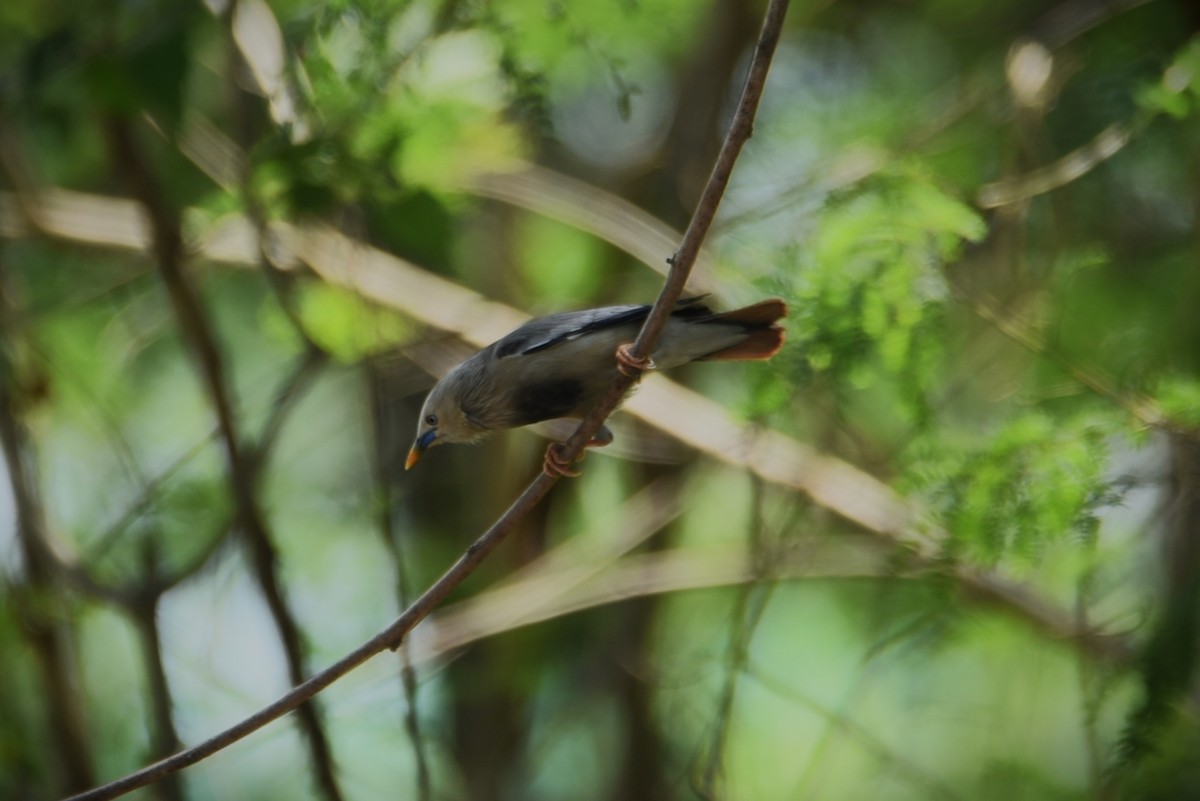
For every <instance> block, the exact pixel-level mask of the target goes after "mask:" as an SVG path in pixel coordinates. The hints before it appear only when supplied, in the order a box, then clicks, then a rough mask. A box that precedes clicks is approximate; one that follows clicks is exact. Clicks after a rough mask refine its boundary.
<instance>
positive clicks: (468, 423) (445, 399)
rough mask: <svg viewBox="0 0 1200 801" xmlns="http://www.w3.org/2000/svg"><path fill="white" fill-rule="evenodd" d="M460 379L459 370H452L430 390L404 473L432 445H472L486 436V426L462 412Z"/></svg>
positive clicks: (460, 373) (418, 422)
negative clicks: (461, 443) (454, 443)
mask: <svg viewBox="0 0 1200 801" xmlns="http://www.w3.org/2000/svg"><path fill="white" fill-rule="evenodd" d="M462 379H463V374H462V372H461V371H459V370H454V371H451V372H450V373H448V374H447V375H446V376H445V377H444V378H442V380H441V381H439V382H438V383H437V384H436V385H434V387H433V389H432V390H430V391H429V396H428V397H427V398H425V403H424V404H423V405H422V406H421V418H420V419H419V420H418V421H417V436H416V439H415V440H413V445H412V448H411V449H410V450H409V452H408V458H407V459H406V460H405V461H404V469H405V470H409V469H411V468H412V466H413V465H415V464H416V463H417V462H418V461H419V460H420V458H421V456H422V454H424V453H425V451H427V450H428V449H430V448H432V447H433V446H434V445H445V444H448V443H451V442H475V441H476V440H479V439H480V438H482V437H483V436H484V435H485V434H487V429H486V427H484V426H483V425H481V424H480V423H479V422H478V421H477V420H472V419H471V417H470V416H469V415H468V414H467V413H466V412H465V411H463V408H462V399H461V394H462V393H461V391H460V390H461V388H462V387H461V386H460V385H461V384H462Z"/></svg>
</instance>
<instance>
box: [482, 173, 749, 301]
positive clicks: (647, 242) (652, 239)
mask: <svg viewBox="0 0 1200 801" xmlns="http://www.w3.org/2000/svg"><path fill="white" fill-rule="evenodd" d="M463 189H464V190H465V191H468V192H471V193H474V194H477V195H480V196H482V197H488V198H492V199H494V200H500V201H503V202H505V203H508V204H509V205H512V206H517V207H518V208H522V209H525V210H526V211H532V212H536V213H537V214H540V215H542V216H544V217H549V218H550V219H553V220H558V221H559V222H563V223H566V224H567V225H570V226H571V227H573V228H576V229H578V230H580V231H587V232H588V233H590V234H592V235H593V236H595V237H597V238H598V239H601V240H603V241H605V242H607V243H609V244H610V245H612V246H614V247H616V248H619V249H621V250H623V251H625V252H626V253H628V254H629V255H630V256H633V257H634V258H635V259H637V260H638V261H640V262H642V263H643V264H645V265H646V266H648V267H650V268H651V269H653V270H655V271H657V272H659V273H664V274H665V273H666V272H667V270H668V267H669V264H668V262H665V261H663V257H662V254H664V253H669V252H670V251H671V249H672V248H673V247H675V244H676V243H677V242H679V240H680V234H679V232H678V231H676V230H674V229H673V228H671V227H670V226H669V225H667V224H666V223H664V222H662V221H661V220H659V219H658V218H657V217H654V216H653V215H651V214H648V213H646V212H645V211H642V210H641V209H639V208H638V207H637V206H635V205H633V204H632V203H630V202H629V201H627V200H625V199H624V198H621V197H618V196H617V195H614V194H612V193H611V192H606V191H604V190H603V189H599V188H597V187H595V186H592V185H591V184H587V183H584V182H583V181H580V180H577V179H575V178H571V177H570V176H567V175H563V174H562V173H559V172H556V171H554V170H552V169H549V168H548V167H541V166H537V165H530V166H528V167H526V168H525V169H524V170H522V171H520V172H507V173H485V174H482V175H476V176H473V177H472V178H471V179H470V180H468V181H467V183H466V184H465V185H464V187H463ZM687 286H688V291H689V292H694V293H696V294H707V293H715V294H718V295H728V289H727V288H726V287H724V286H722V284H721V283H720V280H719V279H718V278H717V275H716V262H715V261H714V260H713V258H712V256H711V255H710V254H709V253H708V252H707V251H705V250H701V251H700V252H699V253H697V255H696V263H695V266H694V267H693V270H692V274H691V275H690V276H689V277H688V283H687Z"/></svg>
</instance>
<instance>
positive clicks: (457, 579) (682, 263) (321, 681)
mask: <svg viewBox="0 0 1200 801" xmlns="http://www.w3.org/2000/svg"><path fill="white" fill-rule="evenodd" d="M788 3H789V0H771V3H770V6H769V7H768V9H767V14H766V18H765V20H764V22H763V28H762V32H761V33H760V36H759V41H758V44H757V46H756V48H755V53H754V59H753V61H752V62H751V65H750V71H749V74H748V75H747V78H746V84H745V86H744V88H743V91H742V98H741V101H740V102H739V104H738V109H737V111H736V112H735V114H734V121H733V124H732V125H731V127H730V130H729V133H728V134H727V135H726V138H725V143H724V145H723V146H722V148H721V153H720V155H719V156H718V158H717V164H716V167H714V169H713V174H712V176H711V177H710V178H709V183H708V185H707V186H706V187H705V191H704V193H703V195H702V196H701V199H700V203H699V205H698V207H697V209H696V212H695V214H694V216H693V218H692V222H691V225H689V226H688V230H687V232H686V233H685V234H684V238H683V241H682V242H681V243H680V247H679V250H678V251H677V252H676V254H675V256H674V257H673V259H672V265H671V271H670V274H669V275H668V277H667V280H666V282H665V283H664V285H663V289H662V292H661V293H660V295H659V297H658V300H657V301H656V303H655V306H654V309H653V310H652V311H651V313H650V316H649V317H648V318H647V320H646V323H645V325H644V326H643V327H642V331H641V333H640V334H639V335H638V339H637V341H636V342H635V343H634V346H633V349H632V355H633V356H635V357H638V356H642V355H644V354H648V353H650V352H651V351H652V350H653V346H654V343H655V341H656V340H657V338H658V336H659V333H660V332H661V330H662V327H663V325H664V324H665V322H666V319H667V316H668V315H669V314H670V312H671V309H672V308H673V307H674V305H675V302H676V301H677V300H678V298H679V295H680V293H681V292H682V290H683V286H684V283H685V282H686V281H687V277H688V273H689V272H690V270H691V266H692V263H693V262H694V261H695V258H696V255H697V253H698V252H699V250H700V245H701V244H702V242H703V240H704V236H705V234H706V233H707V231H708V229H709V227H710V226H711V225H712V220H713V217H714V216H715V214H716V211H717V206H718V204H719V203H720V200H721V196H722V194H723V193H724V191H725V186H726V185H727V184H728V182H729V176H730V175H731V173H732V170H733V165H734V162H735V161H736V159H737V156H738V154H739V153H740V152H741V149H742V146H743V145H744V144H745V142H746V140H747V139H748V138H749V137H750V134H751V129H752V125H753V119H754V114H755V111H756V110H757V108H758V101H759V98H761V97H762V92H763V88H764V86H765V84H766V76H767V70H768V68H769V66H770V63H771V58H772V56H773V55H774V52H775V46H776V44H777V43H778V42H779V37H780V33H781V31H782V29H783V19H784V16H785V14H786V12H787V7H788ZM176 230H178V229H177V228H176ZM168 244H170V243H168ZM633 381H634V379H633V378H630V377H627V376H625V375H624V374H621V373H618V374H617V378H616V379H614V381H613V385H612V387H611V389H610V390H609V392H608V394H607V395H606V396H605V397H604V399H603V400H602V401H601V402H600V403H599V404H598V405H597V407H596V409H594V410H593V411H592V412H591V413H590V414H589V415H588V416H587V418H586V419H585V420H584V421H583V423H582V424H581V425H580V426H579V429H578V430H577V431H576V432H575V434H573V435H572V436H571V438H570V439H569V440H567V442H566V443H565V445H564V448H563V454H562V455H563V457H564V458H566V459H569V460H573V459H574V458H575V457H576V456H578V455H579V453H580V452H581V451H582V449H583V446H584V443H586V442H587V441H588V440H589V439H591V437H592V435H593V434H595V432H596V431H597V430H598V429H599V427H600V425H601V424H602V423H603V422H604V419H605V418H606V417H608V415H609V414H610V413H611V412H612V410H613V409H614V408H616V406H617V404H618V403H619V402H620V400H621V398H622V397H623V396H624V395H625V393H626V392H627V391H628V390H629V388H630V386H631V385H632V384H633ZM227 447H229V445H228V443H227ZM230 455H231V456H232V455H233V452H232V451H231V453H230ZM557 482H558V478H557V477H551V476H549V475H546V474H545V473H544V472H543V473H539V474H538V476H537V477H536V478H535V479H534V480H533V482H532V483H531V484H530V485H529V487H528V488H526V490H525V491H524V492H523V493H522V494H521V495H520V496H519V497H518V498H517V499H516V500H515V501H514V502H513V504H512V505H511V506H510V507H509V508H508V510H507V511H505V512H504V514H503V515H501V516H500V518H499V519H497V520H496V522H495V523H493V524H492V526H491V527H490V528H489V529H488V530H487V531H485V532H484V533H483V534H482V535H481V536H480V537H479V539H478V540H476V541H475V542H474V543H473V544H472V545H471V546H470V547H469V548H468V549H467V550H466V552H465V553H464V554H463V555H462V556H461V557H460V558H459V559H458V561H457V562H455V563H454V564H453V565H452V566H451V567H450V569H449V570H447V571H446V573H445V574H443V575H442V577H441V578H440V579H438V580H437V581H436V582H434V583H433V584H432V585H431V586H430V587H429V588H428V589H427V590H426V591H425V592H424V593H423V594H422V595H421V597H419V598H418V599H417V600H416V601H414V602H413V604H412V605H411V606H409V607H408V608H407V609H406V610H404V612H403V613H401V615H400V617H399V618H398V619H397V620H396V621H395V622H393V623H392V624H391V625H390V626H388V627H387V628H386V629H384V630H383V631H382V632H380V633H379V634H377V635H376V636H375V637H373V638H371V639H370V640H369V641H367V642H366V643H364V644H363V645H361V646H359V647H358V648H356V649H355V650H354V651H352V652H351V653H349V654H347V655H346V656H345V657H343V658H342V659H341V660H339V661H338V662H336V663H334V664H333V665H331V666H330V667H329V668H327V669H325V670H324V671H321V672H320V673H317V674H316V675H314V676H312V677H311V678H309V679H308V680H307V681H304V682H302V683H300V684H299V685H298V686H296V687H295V688H294V689H292V690H291V691H289V692H288V693H286V694H285V695H283V696H282V697H281V698H279V699H278V700H276V701H275V702H274V703H272V704H270V705H269V706H267V707H264V708H263V709H261V710H259V711H258V712H256V713H255V714H253V715H251V716H250V717H248V718H246V719H244V720H242V721H241V722H239V723H237V724H235V725H234V726H232V727H230V728H229V729H226V730H225V731H223V732H221V733H219V734H217V735H215V736H214V737H211V738H209V739H208V740H205V741H204V742H202V743H200V744H198V745H196V746H194V747H192V748H190V749H187V750H185V751H181V752H179V753H177V754H174V755H173V756H170V757H168V758H166V759H164V760H160V761H159V762H156V763H155V764H153V765H150V766H148V767H146V768H143V769H141V770H139V771H136V772H134V773H131V774H129V775H128V776H125V777H123V778H120V779H117V780H116V781H114V782H110V783H108V784H106V785H104V786H102V787H98V788H95V789H94V790H90V791H88V792H86V793H81V794H79V795H77V796H74V798H73V801H99V799H110V798H116V797H118V796H120V795H123V794H125V793H127V792H129V791H131V790H134V789H136V788H138V787H144V786H145V785H147V784H150V783H151V782H154V781H156V780H158V779H160V778H162V777H163V776H166V775H169V774H172V773H175V772H176V771H179V770H181V769H182V768H185V767H187V766H188V765H193V764H195V763H196V762H199V761H200V760H202V759H204V758H206V757H208V756H210V755H211V754H214V753H216V752H217V751H219V750H221V749H222V748H225V747H226V746H228V745H230V744H232V743H234V742H237V741H238V740H240V739H242V738H243V737H245V736H246V735H248V734H250V733H251V732H253V731H255V730H257V729H259V728H261V727H263V726H265V725H266V724H267V723H270V722H271V721H273V720H275V719H277V718H279V717H281V716H283V715H284V714H286V713H288V712H290V711H292V710H294V709H297V708H298V707H301V706H302V705H303V704H304V703H305V702H306V701H308V700H310V699H311V698H312V697H313V696H315V695H316V694H317V693H318V692H320V691H321V690H322V689H324V688H325V687H327V686H329V685H330V684H332V683H333V682H334V681H336V680H337V679H338V678H341V677H342V676H344V675H345V674H346V673H348V672H350V671H351V670H353V669H354V668H355V667H357V666H358V665H360V664H362V663H363V662H365V661H366V660H367V659H370V658H371V657H373V656H375V655H376V654H378V653H380V652H382V651H383V650H384V649H387V648H390V649H395V648H397V647H398V646H399V644H400V642H401V640H402V639H403V638H404V636H405V635H406V634H407V633H408V632H409V631H410V630H411V629H412V628H413V626H415V625H416V624H417V623H418V622H420V621H421V620H422V619H424V618H425V617H426V616H427V615H428V614H429V613H430V612H431V611H432V610H433V608H434V607H436V606H437V605H438V604H439V603H441V601H442V600H443V599H444V598H445V597H446V596H447V595H448V594H449V593H450V592H451V591H452V590H453V589H454V588H456V587H457V586H458V585H459V584H461V583H462V582H463V580H465V579H466V578H467V576H469V575H470V574H471V573H472V572H474V570H475V568H476V567H477V566H478V565H479V563H480V562H482V561H483V560H484V558H486V557H487V555H488V554H489V553H491V552H492V551H493V550H494V549H495V548H496V546H498V545H499V544H500V543H501V542H502V541H503V540H504V538H505V537H506V536H507V535H508V533H509V532H510V531H511V530H512V528H513V527H514V526H515V525H516V523H517V522H518V521H519V520H520V519H521V518H522V517H523V516H524V515H525V514H526V513H527V512H528V511H529V510H530V509H532V508H533V507H534V506H535V505H536V504H537V503H539V502H540V501H541V500H542V498H544V497H545V496H546V494H547V493H548V492H549V491H550V489H551V488H553V486H554V485H555V484H556V483H557ZM239 483H240V482H239Z"/></svg>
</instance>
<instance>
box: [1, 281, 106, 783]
mask: <svg viewBox="0 0 1200 801" xmlns="http://www.w3.org/2000/svg"><path fill="white" fill-rule="evenodd" d="M6 269H7V267H6V266H5V265H3V264H0V451H2V452H3V455H4V461H5V464H6V466H7V474H8V481H9V486H10V488H11V491H12V498H13V505H14V506H15V512H16V515H15V517H16V529H17V530H16V540H17V546H18V548H19V553H20V555H21V562H22V567H23V573H24V576H23V581H21V580H15V581H13V585H12V588H11V591H10V592H9V593H8V594H9V597H11V598H12V600H13V604H14V612H15V614H14V619H15V621H16V622H18V623H19V624H20V626H21V628H20V633H21V635H22V636H23V637H24V639H25V640H26V641H27V642H28V643H29V646H30V648H31V650H32V651H33V653H34V655H35V658H36V660H37V667H38V670H37V673H38V678H39V680H40V681H41V682H42V689H43V692H42V698H43V699H44V701H45V703H46V706H47V716H48V718H49V735H50V738H51V742H52V743H53V747H52V749H51V750H53V751H54V752H55V755H56V757H57V767H58V769H59V770H60V771H61V773H60V781H61V786H62V787H63V788H64V789H66V790H68V791H70V790H76V789H79V788H83V787H88V786H90V785H91V784H92V783H93V781H94V773H95V770H94V767H93V758H92V753H91V750H90V747H89V742H88V736H87V726H86V725H85V722H84V712H85V698H84V696H83V694H82V692H81V687H80V671H79V666H78V665H77V664H76V662H75V660H74V659H73V658H72V649H71V645H70V644H71V641H72V639H73V637H74V632H73V631H72V630H71V629H72V627H71V623H70V622H69V621H70V620H71V618H70V616H69V615H67V614H64V610H62V609H61V608H59V604H60V603H62V602H63V599H62V598H61V597H59V596H58V594H57V593H56V592H55V590H54V587H53V585H54V580H55V574H54V571H53V560H52V558H51V556H50V549H49V546H48V545H47V542H46V529H47V526H46V517H45V509H44V507H43V504H42V500H41V492H40V488H39V486H38V477H37V462H36V456H35V453H34V450H33V448H32V447H31V446H30V443H29V436H28V431H27V429H26V428H25V426H24V424H23V423H22V421H21V419H20V416H19V411H18V410H19V409H20V402H21V398H20V382H19V381H18V378H17V375H16V372H17V366H16V364H14V361H15V360H14V359H13V358H12V357H11V355H10V354H11V351H10V343H9V341H8V337H9V336H10V331H9V330H8V329H9V327H10V325H11V322H10V321H11V320H12V319H13V316H14V315H13V314H12V311H11V309H10V308H9V288H8V286H7V285H6V284H7V281H6V280H5V279H6V278H7V276H6V275H5V270H6Z"/></svg>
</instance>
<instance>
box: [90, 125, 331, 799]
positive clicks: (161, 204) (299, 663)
mask: <svg viewBox="0 0 1200 801" xmlns="http://www.w3.org/2000/svg"><path fill="white" fill-rule="evenodd" d="M107 131H108V135H109V139H110V142H111V146H112V151H113V156H114V159H115V161H116V163H117V165H118V166H119V167H120V169H121V172H122V174H123V175H124V177H125V179H126V180H127V181H128V182H129V184H130V186H131V188H132V189H133V192H134V195H135V196H136V197H137V198H138V200H139V202H140V203H141V205H142V208H143V209H144V211H145V213H146V215H147V216H148V218H149V221H150V225H151V230H152V234H153V249H154V253H155V255H156V257H157V262H158V269H159V273H160V275H161V276H162V280H163V284H164V285H165V287H166V289H167V294H168V296H169V298H170V301H171V306H172V308H173V309H174V312H175V316H176V319H177V321H178V323H179V327H180V329H181V330H182V333H183V338H184V340H185V342H186V343H187V345H188V347H189V348H190V350H191V351H192V354H193V356H194V357H195V359H196V362H197V364H198V367H199V371H200V374H201V378H202V379H203V382H204V385H205V388H206V390H207V392H208V395H209V398H210V401H211V402H212V404H213V407H214V409H215V411H216V416H217V427H218V430H219V431H220V436H221V441H222V444H223V446H224V449H225V454H226V462H227V466H228V478H229V485H230V486H229V489H230V492H231V494H232V495H233V498H234V504H235V507H236V509H237V523H238V526H239V528H240V529H241V531H242V532H243V534H244V535H245V537H246V541H247V545H248V546H249V550H250V555H251V557H252V564H253V567H254V573H255V576H256V578H257V580H258V583H259V586H260V588H261V590H262V593H263V597H264V598H265V600H266V603H267V607H268V609H269V610H270V612H271V616H272V619H273V620H274V622H275V626H276V629H277V630H278V632H279V637H280V641H281V643H282V646H283V650H284V655H285V657H286V661H287V665H288V673H289V677H290V679H291V681H292V683H293V685H295V684H301V683H303V681H304V680H305V678H306V677H307V675H308V673H309V671H308V670H307V667H306V666H305V659H304V653H303V644H302V634H301V631H300V627H299V625H298V624H297V622H296V620H295V617H294V616H293V615H292V613H291V610H290V608H289V607H288V604H287V601H286V600H285V598H284V595H283V588H282V585H281V583H280V580H279V576H278V572H277V562H278V560H277V557H276V554H275V548H274V546H273V544H272V542H271V538H270V534H269V532H268V529H267V524H266V521H265V518H264V516H263V513H262V509H261V507H260V505H259V501H258V498H257V492H256V485H257V470H256V466H257V465H256V460H255V459H254V458H253V456H251V455H249V454H250V451H249V449H244V446H243V443H242V441H241V439H240V436H239V434H238V431H237V426H236V423H235V417H234V412H233V401H232V397H231V393H230V391H229V388H228V386H227V383H226V379H225V375H226V371H225V367H224V364H223V358H222V355H221V352H220V349H219V347H218V346H217V342H216V337H215V335H214V333H213V330H212V327H211V325H210V324H209V322H208V320H207V317H206V313H205V311H204V309H203V304H202V302H201V300H200V297H199V293H198V292H197V290H196V289H195V288H194V287H193V286H192V284H191V281H190V279H189V277H188V275H187V274H186V272H185V271H184V260H185V252H184V243H183V233H182V221H181V219H180V215H179V214H178V213H177V212H176V211H175V209H174V208H173V207H172V205H171V203H170V201H169V200H168V199H167V197H166V194H165V193H164V191H163V189H162V187H161V186H160V185H159V183H158V178H157V176H156V175H155V174H154V171H153V169H152V167H151V166H150V164H149V163H148V162H147V160H146V156H145V154H144V153H143V152H142V150H141V148H140V146H139V144H138V142H137V140H136V135H135V133H134V131H133V129H132V128H131V126H130V123H129V122H128V121H127V120H123V119H117V118H110V119H109V120H108V121H107ZM281 405H282V404H281ZM297 714H298V716H299V720H300V726H301V728H302V730H303V731H304V732H305V735H306V740H307V743H308V746H309V751H310V755H311V757H312V760H313V766H314V770H315V772H316V776H317V780H318V782H319V784H320V786H321V789H322V791H323V793H324V794H325V796H326V797H327V798H329V799H331V800H332V801H338V800H339V799H341V798H342V792H341V790H340V788H339V787H338V783H337V778H336V775H335V772H334V768H333V757H332V749H331V747H330V745H329V741H328V738H327V736H326V735H325V731H324V728H323V727H322V724H321V721H320V717H319V714H318V711H317V709H316V708H315V707H313V706H305V707H303V708H302V709H300V710H298V712H297ZM159 778H161V777H159Z"/></svg>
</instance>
